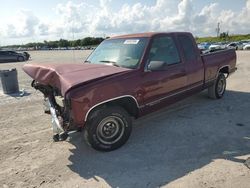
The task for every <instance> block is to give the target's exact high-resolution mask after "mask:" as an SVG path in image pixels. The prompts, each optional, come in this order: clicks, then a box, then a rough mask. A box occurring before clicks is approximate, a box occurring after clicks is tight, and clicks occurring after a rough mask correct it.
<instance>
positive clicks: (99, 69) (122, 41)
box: [23, 32, 236, 151]
mask: <svg viewBox="0 0 250 188" xmlns="http://www.w3.org/2000/svg"><path fill="white" fill-rule="evenodd" d="M23 70H24V71H25V72H26V73H27V74H28V75H29V76H30V77H32V78H33V79H34V81H33V82H32V86H33V87H34V88H35V89H37V90H40V91H41V92H42V93H43V94H44V98H45V106H46V112H47V113H50V114H51V116H52V122H53V123H52V126H53V130H54V134H55V135H54V137H53V138H54V140H55V141H58V140H64V139H66V138H67V133H68V131H70V130H78V129H81V128H83V129H84V135H85V139H86V141H87V142H88V143H89V144H90V145H91V146H92V147H93V148H94V149H96V150H101V151H111V150H115V149H117V148H119V147H121V146H122V145H123V144H125V142H126V141H127V140H128V138H129V136H130V134H131V131H132V121H131V117H134V118H139V117H141V116H143V115H145V114H148V113H151V112H153V111H156V110H159V109H160V108H162V107H166V106H167V105H170V104H172V103H175V102H177V101H179V100H182V99H184V98H186V97H188V96H191V95H194V94H196V93H198V92H200V91H202V90H205V89H208V95H209V97H211V98H213V99H220V98H222V97H223V95H224V93H225V90H226V78H227V77H228V76H229V75H231V73H233V72H234V71H235V70H236V53H235V50H233V49H228V50H222V51H217V52H215V53H207V54H205V55H200V50H199V49H198V48H197V45H196V42H195V39H194V38H193V36H192V34H191V33H186V32H173V33H142V34H133V35H125V36H118V37H113V38H110V39H107V40H105V41H103V42H102V43H101V44H100V45H99V46H98V47H97V48H96V50H95V51H94V52H93V53H92V54H91V55H90V56H89V57H88V58H87V60H86V61H85V63H83V64H82V65H81V64H51V65H46V66H45V65H44V64H41V65H40V64H26V65H25V66H24V67H23Z"/></svg>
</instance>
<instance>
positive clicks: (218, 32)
mask: <svg viewBox="0 0 250 188" xmlns="http://www.w3.org/2000/svg"><path fill="white" fill-rule="evenodd" d="M215 30H216V33H217V37H219V36H220V22H218V25H217V28H216V29H215Z"/></svg>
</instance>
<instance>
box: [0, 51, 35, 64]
mask: <svg viewBox="0 0 250 188" xmlns="http://www.w3.org/2000/svg"><path fill="white" fill-rule="evenodd" d="M29 58H30V55H29V54H28V53H27V52H25V53H18V52H15V51H2V50H1V51H0V62H9V61H20V62H21V61H26V60H28V59H29Z"/></svg>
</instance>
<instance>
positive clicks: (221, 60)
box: [201, 49, 236, 83]
mask: <svg viewBox="0 0 250 188" xmlns="http://www.w3.org/2000/svg"><path fill="white" fill-rule="evenodd" d="M201 58H202V61H203V63H204V71H205V79H204V80H205V83H207V82H210V81H213V80H215V79H216V77H217V73H218V72H219V69H222V68H228V70H229V73H232V72H234V71H235V69H236V67H235V66H236V52H235V50H234V49H226V50H220V51H216V52H210V53H206V54H203V55H201Z"/></svg>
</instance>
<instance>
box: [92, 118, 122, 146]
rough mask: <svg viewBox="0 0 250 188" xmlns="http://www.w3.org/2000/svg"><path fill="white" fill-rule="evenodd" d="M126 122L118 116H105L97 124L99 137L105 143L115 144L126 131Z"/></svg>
mask: <svg viewBox="0 0 250 188" xmlns="http://www.w3.org/2000/svg"><path fill="white" fill-rule="evenodd" d="M124 129H125V126H124V122H123V121H122V119H121V118H119V117H117V116H109V117H106V118H104V119H103V120H102V121H101V122H100V123H99V124H98V126H97V130H96V131H97V132H96V135H97V139H98V140H99V141H100V142H102V143H103V144H108V145H110V144H114V143H116V142H117V141H119V140H120V139H121V137H122V135H123V133H124Z"/></svg>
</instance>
